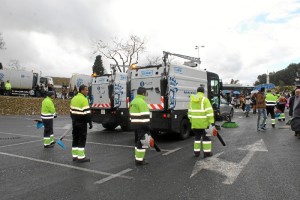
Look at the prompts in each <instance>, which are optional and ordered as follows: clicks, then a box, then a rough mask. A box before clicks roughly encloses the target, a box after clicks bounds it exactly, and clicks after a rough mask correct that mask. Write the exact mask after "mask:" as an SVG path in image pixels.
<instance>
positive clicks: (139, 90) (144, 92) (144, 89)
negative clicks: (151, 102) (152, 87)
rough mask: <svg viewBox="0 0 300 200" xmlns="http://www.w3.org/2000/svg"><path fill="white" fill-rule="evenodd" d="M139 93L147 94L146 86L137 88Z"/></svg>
mask: <svg viewBox="0 0 300 200" xmlns="http://www.w3.org/2000/svg"><path fill="white" fill-rule="evenodd" d="M137 94H139V95H145V94H146V88H144V87H139V88H138V89H137Z"/></svg>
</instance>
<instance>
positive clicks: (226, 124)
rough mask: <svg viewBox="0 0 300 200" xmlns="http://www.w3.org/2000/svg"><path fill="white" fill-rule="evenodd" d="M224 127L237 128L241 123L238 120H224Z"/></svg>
mask: <svg viewBox="0 0 300 200" xmlns="http://www.w3.org/2000/svg"><path fill="white" fill-rule="evenodd" d="M222 127H223V128H237V127H239V125H238V124H237V123H236V122H224V123H223V124H222Z"/></svg>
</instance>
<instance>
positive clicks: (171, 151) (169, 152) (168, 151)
mask: <svg viewBox="0 0 300 200" xmlns="http://www.w3.org/2000/svg"><path fill="white" fill-rule="evenodd" d="M180 149H181V148H180V147H178V148H176V149H173V150H164V151H167V153H164V154H163V156H166V155H169V154H171V153H174V152H175V151H178V150H180Z"/></svg>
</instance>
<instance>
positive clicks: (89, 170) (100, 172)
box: [0, 152, 133, 182]
mask: <svg viewBox="0 0 300 200" xmlns="http://www.w3.org/2000/svg"><path fill="white" fill-rule="evenodd" d="M0 154H1V155H5V156H10V157H14V158H21V159H25V160H30V161H35V162H39V163H45V164H50V165H54V166H60V167H66V168H70V169H76V170H79V171H84V172H88V173H92V174H100V175H105V176H108V177H107V178H109V177H110V178H109V179H107V180H106V181H108V180H111V179H112V178H124V179H133V177H130V176H124V175H122V174H124V173H127V172H129V171H131V169H130V168H128V169H126V170H124V171H122V172H119V173H117V174H112V173H108V172H102V171H97V170H92V169H86V168H82V167H76V166H73V165H67V164H62V163H56V162H52V161H48V160H41V159H36V158H31V157H27V156H20V155H16V154H10V153H5V152H0ZM106 181H103V182H106ZM97 182H98V181H97ZM100 182H101V180H100Z"/></svg>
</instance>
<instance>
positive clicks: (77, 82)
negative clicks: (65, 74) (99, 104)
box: [69, 74, 92, 96]
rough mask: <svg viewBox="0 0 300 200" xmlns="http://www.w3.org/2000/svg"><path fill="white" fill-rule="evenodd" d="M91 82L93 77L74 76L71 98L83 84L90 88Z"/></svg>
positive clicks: (70, 84)
mask: <svg viewBox="0 0 300 200" xmlns="http://www.w3.org/2000/svg"><path fill="white" fill-rule="evenodd" d="M91 82H92V77H91V75H85V74H72V77H71V78H70V83H69V96H73V95H74V92H78V89H79V87H80V86H81V85H83V84H84V85H86V86H88V87H90V86H91ZM70 94H71V95H70Z"/></svg>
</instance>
